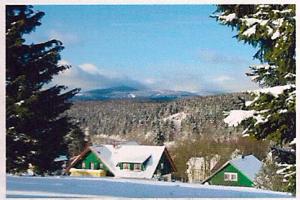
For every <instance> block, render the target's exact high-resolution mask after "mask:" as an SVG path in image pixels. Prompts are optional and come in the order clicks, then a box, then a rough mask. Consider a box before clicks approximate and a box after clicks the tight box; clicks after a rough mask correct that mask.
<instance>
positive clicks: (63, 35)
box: [48, 30, 79, 45]
mask: <svg viewBox="0 0 300 200" xmlns="http://www.w3.org/2000/svg"><path fill="white" fill-rule="evenodd" d="M48 34H49V35H48V39H49V40H50V39H56V40H60V41H62V42H63V43H64V44H68V45H70V44H76V43H78V42H79V37H78V36H77V35H76V34H74V33H70V32H60V31H57V30H50V31H49V32H48Z"/></svg>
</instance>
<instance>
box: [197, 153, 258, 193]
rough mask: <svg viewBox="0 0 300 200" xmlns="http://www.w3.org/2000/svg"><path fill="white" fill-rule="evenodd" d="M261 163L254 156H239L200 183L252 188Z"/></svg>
mask: <svg viewBox="0 0 300 200" xmlns="http://www.w3.org/2000/svg"><path fill="white" fill-rule="evenodd" d="M261 166H262V162H261V161H259V160H258V159H257V158H256V157H255V156H253V155H248V156H240V157H238V158H236V159H233V160H230V161H228V162H226V163H225V164H224V165H222V166H221V167H220V168H219V169H217V170H216V171H215V172H214V173H213V174H212V175H210V176H209V177H208V178H206V179H205V180H204V181H203V182H202V183H203V184H209V185H225V186H243V187H253V186H254V179H255V177H256V174H257V173H258V172H259V170H260V169H261Z"/></svg>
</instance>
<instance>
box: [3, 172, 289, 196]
mask: <svg viewBox="0 0 300 200" xmlns="http://www.w3.org/2000/svg"><path fill="white" fill-rule="evenodd" d="M6 178H7V179H6V183H7V185H6V187H7V198H20V197H21V198H34V197H36V198H63V197H68V198H77V197H97V198H101V199H102V198H116V199H118V198H120V197H125V198H142V197H145V198H197V197H199V198H200V197H206V198H212V197H219V198H220V197H223V198H232V197H240V198H243V197H247V198H251V197H258V198H266V197H271V198H276V197H278V198H285V197H291V196H290V195H288V194H286V193H280V192H271V191H266V190H258V189H254V188H245V187H223V186H208V185H199V184H188V183H179V182H172V183H170V182H159V181H150V180H134V179H132V180H128V179H115V178H79V177H24V176H23V177H20V176H11V175H7V176H6Z"/></svg>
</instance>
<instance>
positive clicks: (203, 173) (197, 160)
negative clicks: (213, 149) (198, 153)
mask: <svg viewBox="0 0 300 200" xmlns="http://www.w3.org/2000/svg"><path fill="white" fill-rule="evenodd" d="M219 160H220V156H219V155H215V156H213V157H210V158H207V157H191V158H190V159H189V160H188V161H187V163H186V164H187V170H186V174H187V177H188V182H189V183H201V182H202V181H203V180H204V179H205V178H206V177H207V174H208V173H209V172H210V171H211V170H212V169H213V167H214V166H215V165H216V164H217V162H218V161H219Z"/></svg>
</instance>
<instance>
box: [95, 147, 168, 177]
mask: <svg viewBox="0 0 300 200" xmlns="http://www.w3.org/2000/svg"><path fill="white" fill-rule="evenodd" d="M90 149H91V151H93V152H94V153H95V154H96V155H97V156H98V157H99V158H100V159H101V160H102V162H103V163H104V164H105V165H106V166H107V167H108V168H109V169H110V171H111V172H112V173H113V174H114V175H115V177H124V178H125V177H126V178H149V179H150V178H152V176H153V174H154V172H155V169H156V167H157V165H158V163H159V160H160V158H161V156H162V154H163V152H164V150H165V147H164V146H146V145H124V144H122V145H117V146H113V145H98V146H91V147H90ZM147 159H148V161H147V165H146V168H145V170H144V171H129V170H121V169H120V167H119V166H118V163H121V162H133V163H143V162H144V161H146V160H147Z"/></svg>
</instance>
